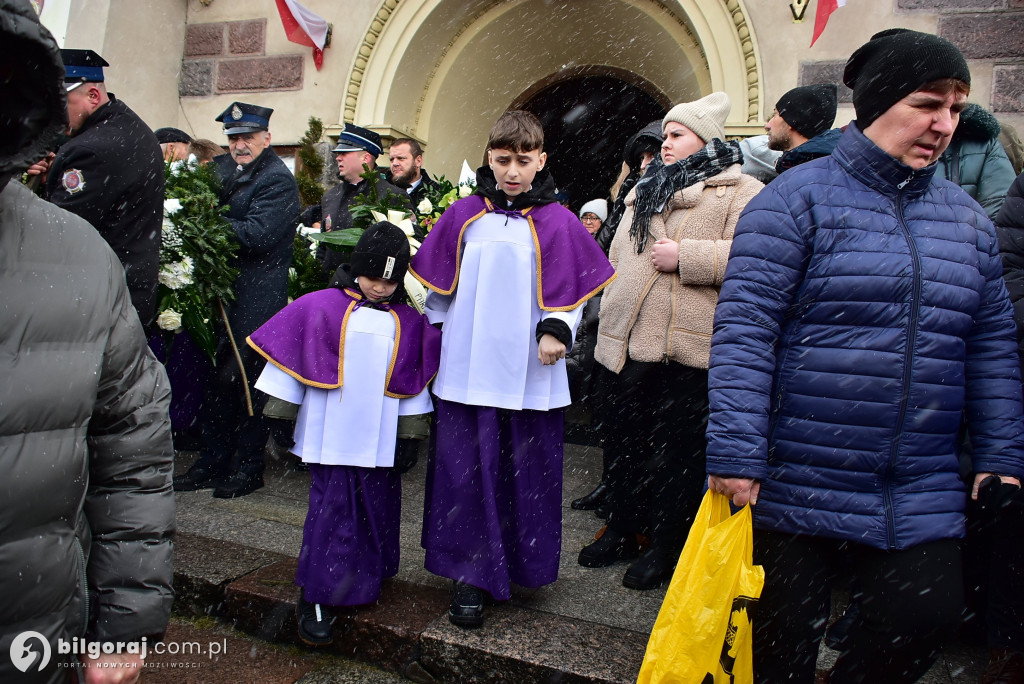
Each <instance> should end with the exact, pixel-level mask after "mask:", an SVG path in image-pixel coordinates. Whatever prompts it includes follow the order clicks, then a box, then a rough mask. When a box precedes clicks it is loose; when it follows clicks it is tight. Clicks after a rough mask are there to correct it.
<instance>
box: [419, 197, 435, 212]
mask: <svg viewBox="0 0 1024 684" xmlns="http://www.w3.org/2000/svg"><path fill="white" fill-rule="evenodd" d="M433 210H434V205H433V204H431V203H430V200H429V199H427V198H426V197H424V198H423V201H422V202H420V203H419V204H417V205H416V211H418V212H419V213H421V214H429V213H430V212H432V211H433Z"/></svg>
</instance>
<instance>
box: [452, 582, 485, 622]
mask: <svg viewBox="0 0 1024 684" xmlns="http://www.w3.org/2000/svg"><path fill="white" fill-rule="evenodd" d="M448 620H449V621H450V622H451V623H452V624H453V625H457V626H459V627H469V628H476V627H479V626H481V625H482V624H484V590H483V589H478V588H477V587H474V586H473V585H472V584H466V583H465V582H458V581H456V582H453V583H452V603H451V605H450V606H449V607H448Z"/></svg>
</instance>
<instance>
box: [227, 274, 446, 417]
mask: <svg viewBox="0 0 1024 684" xmlns="http://www.w3.org/2000/svg"><path fill="white" fill-rule="evenodd" d="M367 305H368V304H367V302H366V300H365V299H364V298H363V296H362V294H361V293H359V292H358V291H356V290H351V289H348V288H346V289H344V290H339V289H337V288H333V287H331V288H327V289H325V290H318V291H316V292H311V293H309V294H307V295H305V296H302V297H299V298H298V299H296V300H295V301H294V302H292V303H291V304H289V305H288V306H286V307H285V308H283V309H281V311H279V312H277V313H276V314H275V315H274V317H273V318H271V319H270V320H269V321H267V322H266V323H264V324H263V325H262V326H260V327H259V328H258V329H257V330H256V331H255V332H253V334H252V335H250V336H249V337H248V338H247V339H246V342H248V343H249V346H250V347H252V348H253V349H255V350H256V351H257V352H258V353H259V354H260V355H262V356H263V357H264V358H265V359H267V361H269V362H270V363H272V364H274V365H275V366H277V367H278V368H280V369H281V370H283V371H284V372H286V373H288V374H289V375H291V376H292V377H293V378H295V379H296V380H298V381H299V382H301V383H302V384H304V385H309V386H310V387H320V388H322V389H335V388H338V387H341V386H342V385H343V384H344V377H343V374H344V349H345V325H346V324H347V323H348V316H349V314H350V313H351V312H352V311H354V310H355V308H356V307H357V306H367ZM387 310H388V311H389V312H390V313H391V315H392V316H394V318H395V350H394V353H393V355H392V357H391V366H390V368H389V369H388V376H387V387H386V389H385V392H384V394H386V395H387V396H389V397H397V398H406V397H413V396H416V395H417V394H419V393H420V392H422V391H423V388H424V387H426V386H427V383H429V382H430V380H431V379H432V378H433V377H434V375H435V374H437V367H438V364H439V363H440V358H441V333H440V331H438V330H437V329H436V328H434V327H433V326H432V325H430V323H429V322H428V321H427V319H426V317H425V316H423V315H422V314H420V313H419V312H418V311H416V310H415V309H413V308H412V307H411V306H409V305H408V304H392V305H389V306H387Z"/></svg>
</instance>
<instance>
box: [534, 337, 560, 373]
mask: <svg viewBox="0 0 1024 684" xmlns="http://www.w3.org/2000/svg"><path fill="white" fill-rule="evenodd" d="M537 358H538V359H540V362H541V363H543V364H544V365H545V366H554V365H555V364H556V363H558V361H559V359H564V358H565V345H564V344H562V343H561V342H559V341H558V338H557V337H555V336H554V335H549V334H547V333H545V334H544V335H542V336H541V338H540V342H538V343H537Z"/></svg>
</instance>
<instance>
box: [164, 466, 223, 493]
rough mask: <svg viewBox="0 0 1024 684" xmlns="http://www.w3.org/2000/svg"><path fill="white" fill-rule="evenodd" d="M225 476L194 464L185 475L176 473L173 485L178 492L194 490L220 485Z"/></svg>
mask: <svg viewBox="0 0 1024 684" xmlns="http://www.w3.org/2000/svg"><path fill="white" fill-rule="evenodd" d="M224 480H225V478H224V476H223V475H219V474H217V473H215V472H213V471H212V470H207V469H206V468H196V467H195V466H192V467H191V468H189V469H188V472H187V473H185V474H184V475H175V476H174V481H173V483H174V484H173V486H174V491H176V492H194V491H196V490H197V489H210V488H211V487H219V486H221V484H223V482H224Z"/></svg>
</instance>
